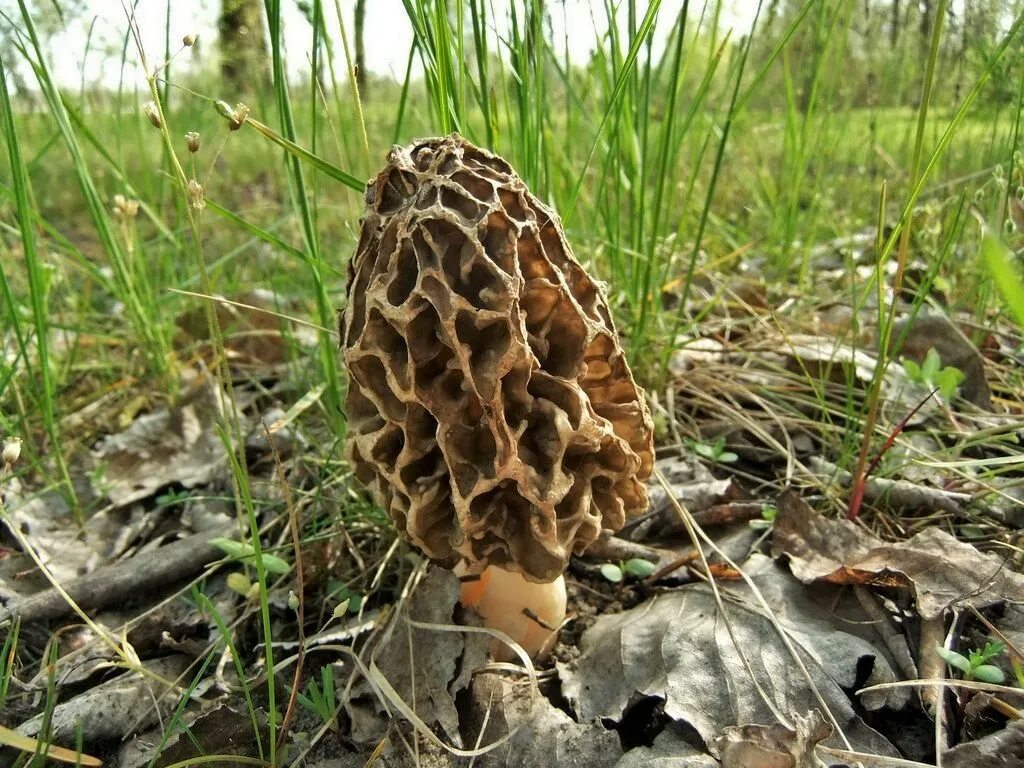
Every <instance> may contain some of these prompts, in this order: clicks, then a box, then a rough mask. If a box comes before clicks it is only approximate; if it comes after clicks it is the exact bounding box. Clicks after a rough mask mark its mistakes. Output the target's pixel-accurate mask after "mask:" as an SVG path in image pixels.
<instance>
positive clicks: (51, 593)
mask: <svg viewBox="0 0 1024 768" xmlns="http://www.w3.org/2000/svg"><path fill="white" fill-rule="evenodd" d="M4 522H5V523H6V524H7V525H10V523H9V522H7V521H4ZM236 534H237V529H236V528H235V526H234V525H231V526H223V527H220V528H214V529H212V530H209V531H200V532H199V533H195V534H193V535H191V536H188V537H186V538H184V539H180V540H178V541H175V542H173V543H171V544H168V545H166V546H163V547H159V548H157V549H153V550H146V551H144V552H140V553H139V554H137V555H135V556H133V557H130V558H128V559H127V560H122V561H120V562H117V563H112V564H110V565H106V566H103V567H100V568H97V569H96V570H95V571H93V572H92V573H88V574H86V575H84V576H79V577H78V578H77V579H73V580H71V581H69V582H68V583H67V584H64V585H62V587H63V589H64V591H65V592H66V593H67V595H69V596H70V597H71V599H72V600H73V601H74V602H75V603H76V604H77V605H78V606H79V607H80V608H82V609H83V610H98V609H101V608H106V607H107V606H109V605H114V604H116V603H122V602H125V601H127V600H130V599H132V598H137V597H138V596H139V594H141V593H144V592H146V591H147V590H151V589H157V588H159V587H162V586H164V585H165V584H170V583H172V582H175V581H178V580H180V579H183V578H185V577H186V576H189V575H191V574H193V573H195V572H196V571H198V570H200V569H201V568H203V567H204V566H206V565H208V564H209V563H212V562H213V561H215V560H219V559H220V558H222V557H224V552H223V551H222V550H220V549H218V548H217V547H215V546H213V545H211V544H210V543H209V542H210V539H214V538H217V537H223V536H231V537H233V536H235V535H236ZM72 610H73V609H72V607H71V605H69V603H68V601H67V600H66V599H65V597H64V596H63V595H61V594H60V593H59V592H58V591H57V590H56V589H55V588H52V587H51V588H50V589H46V590H43V591H42V592H39V593H37V594H35V595H32V596H31V597H26V598H24V599H22V600H17V601H14V602H12V603H10V604H9V605H7V606H4V607H0V627H3V626H5V625H6V624H7V623H8V622H10V621H11V619H12V618H13V617H15V616H18V617H20V618H21V620H22V622H23V623H25V622H30V621H47V620H50V619H56V618H59V617H61V616H65V615H67V614H69V613H71V612H72Z"/></svg>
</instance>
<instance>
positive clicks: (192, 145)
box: [185, 131, 199, 154]
mask: <svg viewBox="0 0 1024 768" xmlns="http://www.w3.org/2000/svg"><path fill="white" fill-rule="evenodd" d="M185 144H187V145H188V151H189V152H191V153H192V154H195V153H196V152H198V151H199V134H198V133H196V132H195V131H189V132H188V133H186V134H185Z"/></svg>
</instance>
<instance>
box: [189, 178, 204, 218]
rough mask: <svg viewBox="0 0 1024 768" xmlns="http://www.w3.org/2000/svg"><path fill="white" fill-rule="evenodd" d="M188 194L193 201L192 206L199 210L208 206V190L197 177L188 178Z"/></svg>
mask: <svg viewBox="0 0 1024 768" xmlns="http://www.w3.org/2000/svg"><path fill="white" fill-rule="evenodd" d="M188 196H189V199H190V200H191V201H192V207H193V208H195V209H196V210H197V211H201V210H203V208H205V207H206V191H205V190H204V189H203V185H202V184H200V183H199V182H198V181H196V180H195V179H189V180H188Z"/></svg>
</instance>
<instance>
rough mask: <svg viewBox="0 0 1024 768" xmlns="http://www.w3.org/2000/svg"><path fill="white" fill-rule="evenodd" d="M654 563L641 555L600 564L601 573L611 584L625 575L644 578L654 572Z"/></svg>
mask: <svg viewBox="0 0 1024 768" xmlns="http://www.w3.org/2000/svg"><path fill="white" fill-rule="evenodd" d="M654 569H655V565H654V563H652V562H651V561H650V560H644V559H643V558H642V557H631V558H630V559H629V560H626V561H625V562H619V563H618V564H616V563H605V564H604V565H602V566H601V575H602V576H604V577H605V579H607V580H608V581H610V582H611V583H612V584H619V583H621V582H622V580H623V579H624V578H625V577H626V576H632V577H633V578H634V579H646V578H647V577H648V576H650V575H651V574H652V573H654Z"/></svg>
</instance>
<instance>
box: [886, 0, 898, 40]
mask: <svg viewBox="0 0 1024 768" xmlns="http://www.w3.org/2000/svg"><path fill="white" fill-rule="evenodd" d="M899 39H900V0H892V17H891V18H890V21H889V47H890V48H891V49H893V50H895V49H896V43H897V42H899Z"/></svg>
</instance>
